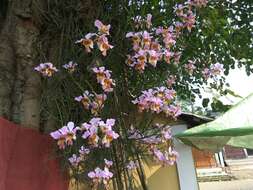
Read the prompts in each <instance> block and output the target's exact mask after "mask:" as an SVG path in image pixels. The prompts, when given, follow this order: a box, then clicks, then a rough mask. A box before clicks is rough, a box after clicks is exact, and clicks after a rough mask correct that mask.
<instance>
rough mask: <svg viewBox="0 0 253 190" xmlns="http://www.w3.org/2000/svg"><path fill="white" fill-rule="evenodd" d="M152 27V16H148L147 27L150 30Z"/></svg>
mask: <svg viewBox="0 0 253 190" xmlns="http://www.w3.org/2000/svg"><path fill="white" fill-rule="evenodd" d="M151 26H152V15H151V14H147V20H146V27H147V28H148V29H149V28H151Z"/></svg>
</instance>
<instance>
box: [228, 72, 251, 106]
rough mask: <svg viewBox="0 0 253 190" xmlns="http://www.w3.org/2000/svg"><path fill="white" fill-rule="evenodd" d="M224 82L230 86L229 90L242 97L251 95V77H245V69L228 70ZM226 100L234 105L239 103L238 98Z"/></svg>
mask: <svg viewBox="0 0 253 190" xmlns="http://www.w3.org/2000/svg"><path fill="white" fill-rule="evenodd" d="M226 81H227V82H228V83H229V84H230V89H231V90H232V91H234V92H235V93H236V94H238V95H240V96H242V97H247V96H248V95H249V94H251V93H253V75H250V76H247V74H246V72H245V68H243V67H242V68H236V69H234V70H230V73H229V75H228V76H227V77H226ZM228 98H229V99H231V101H232V102H234V103H237V102H238V101H240V99H238V98H233V97H228ZM224 101H225V99H224ZM224 101H223V102H224ZM232 102H231V103H232ZM224 103H226V102H224Z"/></svg>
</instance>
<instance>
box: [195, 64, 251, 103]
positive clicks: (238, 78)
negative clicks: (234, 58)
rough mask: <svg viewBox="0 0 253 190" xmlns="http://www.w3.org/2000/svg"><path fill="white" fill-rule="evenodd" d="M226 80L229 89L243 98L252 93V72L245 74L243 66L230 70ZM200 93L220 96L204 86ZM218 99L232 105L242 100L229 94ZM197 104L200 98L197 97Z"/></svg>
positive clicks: (204, 96) (207, 96) (204, 95)
mask: <svg viewBox="0 0 253 190" xmlns="http://www.w3.org/2000/svg"><path fill="white" fill-rule="evenodd" d="M226 82H227V83H229V85H230V87H229V89H230V90H232V91H233V92H235V93H236V94H237V95H240V96H241V97H243V98H245V97H247V96H248V95H249V94H251V93H253V74H252V75H250V76H247V74H246V72H245V68H244V67H242V68H235V69H233V70H230V72H229V75H228V76H226ZM201 94H202V97H203V98H210V99H211V98H212V97H213V96H217V97H220V95H219V93H218V92H217V93H216V92H215V91H213V90H210V88H207V87H206V88H205V89H204V90H201ZM219 100H221V101H222V102H223V104H228V105H233V104H236V103H237V102H239V101H240V100H242V98H236V97H234V96H231V95H227V96H223V97H220V98H219ZM196 104H197V105H198V106H201V104H202V100H201V99H199V100H197V101H196Z"/></svg>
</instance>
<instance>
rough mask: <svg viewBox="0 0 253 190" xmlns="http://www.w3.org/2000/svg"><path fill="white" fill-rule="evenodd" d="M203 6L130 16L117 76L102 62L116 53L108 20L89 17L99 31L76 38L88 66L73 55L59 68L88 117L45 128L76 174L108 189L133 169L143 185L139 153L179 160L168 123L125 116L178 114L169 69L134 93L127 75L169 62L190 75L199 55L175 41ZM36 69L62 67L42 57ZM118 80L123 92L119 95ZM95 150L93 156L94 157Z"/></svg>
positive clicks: (210, 71) (123, 184) (192, 1)
mask: <svg viewBox="0 0 253 190" xmlns="http://www.w3.org/2000/svg"><path fill="white" fill-rule="evenodd" d="M206 5H207V0H188V1H187V2H185V3H183V4H177V5H176V6H175V10H174V13H175V15H176V18H177V19H175V20H173V23H172V24H171V25H170V26H164V25H162V26H156V25H154V24H153V23H152V20H153V19H154V18H153V16H152V15H151V14H147V15H146V16H145V17H143V16H142V17H141V16H136V17H134V18H132V22H133V28H132V31H130V32H127V33H126V34H125V37H126V42H127V44H129V45H128V46H129V48H128V52H127V53H126V55H123V56H124V57H125V63H116V64H125V68H124V69H125V70H124V73H123V75H121V76H120V77H119V78H115V77H116V76H117V75H116V74H115V73H114V72H113V71H112V70H109V69H107V68H108V65H107V64H105V63H103V60H105V59H106V58H107V57H108V56H110V52H111V51H113V52H112V54H113V53H116V52H117V48H114V46H113V45H111V42H110V41H111V40H110V39H111V37H112V36H111V29H112V27H111V25H110V24H104V23H103V22H101V21H99V20H95V22H94V26H95V28H96V29H97V31H96V32H89V33H87V34H86V35H84V37H83V38H81V39H80V40H77V41H76V42H75V43H76V44H79V45H80V47H81V48H83V49H84V51H85V53H84V54H85V56H92V57H93V63H92V64H90V65H89V66H88V67H87V68H86V71H85V72H86V73H82V72H79V71H78V70H79V69H80V67H82V66H81V65H80V64H77V63H75V62H74V61H71V62H69V63H68V64H65V65H63V66H62V67H63V68H64V69H65V70H67V71H68V74H69V75H70V79H71V80H72V81H73V82H74V84H76V85H77V87H78V89H80V90H82V92H80V93H79V94H76V95H75V97H73V98H72V101H74V102H76V103H77V104H76V106H80V109H81V110H84V112H85V114H86V116H88V117H85V118H87V120H83V119H80V120H77V121H75V122H76V123H78V126H77V125H76V124H74V122H72V121H65V122H66V123H67V124H66V126H63V127H62V128H60V129H57V130H56V131H53V132H51V133H50V135H51V137H52V138H54V139H55V140H56V141H57V145H58V148H59V151H60V154H61V155H63V158H64V159H65V160H66V161H67V162H68V166H69V167H71V168H72V171H73V172H74V176H85V177H83V178H84V179H85V180H87V179H89V180H90V184H91V187H92V189H94V190H95V189H99V188H101V187H103V188H105V189H109V188H110V187H111V186H113V188H114V189H133V186H134V185H133V183H132V178H133V173H137V174H138V176H139V180H140V182H141V184H142V187H143V189H147V186H146V184H145V175H144V172H143V162H144V160H145V159H144V158H151V159H153V161H155V162H157V163H158V164H161V165H162V166H170V165H173V164H175V162H176V161H177V158H178V156H179V155H178V153H177V151H176V150H175V147H174V145H173V135H172V132H171V126H168V125H164V124H159V123H158V124H154V123H152V122H149V120H146V119H144V120H146V121H143V122H134V120H131V117H135V116H136V115H135V114H136V113H135V109H134V106H136V108H137V109H136V110H138V112H139V113H140V114H143V115H145V114H150V115H149V118H150V116H151V117H152V116H153V115H155V114H164V115H165V116H166V117H168V118H170V119H177V117H178V116H179V115H180V114H181V108H180V102H179V101H178V98H177V91H176V90H175V89H174V86H175V85H176V84H177V80H178V78H177V76H176V75H174V74H173V73H172V72H170V70H169V69H168V70H167V71H166V78H167V80H166V81H164V82H163V83H162V85H160V86H151V87H150V88H149V89H143V90H142V91H141V92H138V93H137V94H133V93H131V90H130V89H129V88H128V87H129V86H128V80H131V76H130V77H128V76H127V74H129V73H131V75H136V76H138V77H142V76H143V77H145V72H146V71H147V70H148V72H149V71H150V70H153V71H155V70H156V69H157V68H158V67H162V68H164V67H163V66H165V67H166V66H168V68H172V69H173V70H177V71H178V72H180V73H182V74H184V73H187V75H189V77H194V74H195V72H196V70H197V69H198V68H199V67H198V64H199V63H198V60H194V57H193V58H192V59H189V60H187V61H182V60H181V59H182V56H183V47H182V45H181V43H179V41H180V38H181V36H183V35H189V33H190V32H191V31H193V30H194V27H195V26H196V12H197V9H200V8H202V7H205V6H206ZM116 43H120V42H116ZM115 47H117V44H115ZM35 70H36V71H38V72H39V73H41V74H42V76H44V77H50V78H51V77H53V75H56V74H57V75H59V74H60V73H61V72H59V71H58V69H56V67H54V66H53V64H52V63H41V64H40V65H39V66H37V67H35ZM222 71H223V66H222V64H220V63H214V64H211V65H209V67H204V68H203V69H202V70H201V72H200V74H201V75H202V77H203V79H204V80H207V79H208V78H214V77H216V76H218V75H220V74H221V73H222ZM56 72H58V73H56ZM198 74H199V72H198ZM75 75H77V77H80V78H81V76H82V75H89V76H90V77H88V78H89V79H90V81H88V80H85V81H84V82H85V83H86V84H87V85H86V87H87V88H88V89H83V88H82V84H79V83H78V82H77V81H76V79H75V77H74V76H75ZM77 77H76V78H77ZM113 78H115V80H114V79H113ZM118 81H124V83H120V82H118ZM148 82H149V81H145V80H143V81H142V83H148ZM123 87H124V89H125V91H123V93H125V94H126V95H123V94H122V91H121V88H123ZM119 92H121V93H119ZM80 94H81V95H80ZM121 97H124V98H121ZM125 97H127V98H125ZM120 99H122V100H123V101H121V100H120ZM121 108H122V109H121ZM84 112H78V113H77V114H78V115H79V116H80V117H79V118H83V115H82V114H83V113H84ZM132 115H134V116H132ZM111 117H112V118H111ZM136 117H137V116H136ZM151 120H152V118H151ZM141 123H144V124H141ZM143 126H144V127H143ZM95 156H97V158H98V159H93V158H94V157H95ZM107 159H110V160H107ZM101 168H103V169H101ZM77 178H79V177H77Z"/></svg>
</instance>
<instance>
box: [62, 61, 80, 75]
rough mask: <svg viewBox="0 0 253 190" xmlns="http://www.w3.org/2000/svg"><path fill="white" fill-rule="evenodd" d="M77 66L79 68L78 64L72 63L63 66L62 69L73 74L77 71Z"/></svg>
mask: <svg viewBox="0 0 253 190" xmlns="http://www.w3.org/2000/svg"><path fill="white" fill-rule="evenodd" d="M76 66H77V63H75V62H73V61H70V62H68V63H67V64H65V65H63V66H62V67H63V68H64V69H67V70H68V71H69V72H70V73H73V72H74V71H75V68H76Z"/></svg>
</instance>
